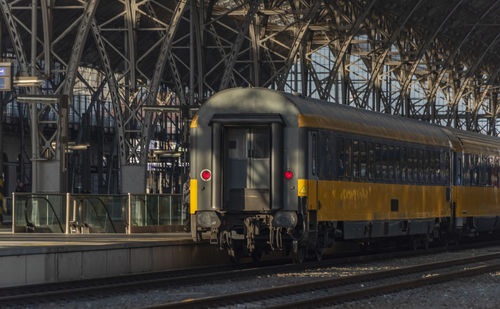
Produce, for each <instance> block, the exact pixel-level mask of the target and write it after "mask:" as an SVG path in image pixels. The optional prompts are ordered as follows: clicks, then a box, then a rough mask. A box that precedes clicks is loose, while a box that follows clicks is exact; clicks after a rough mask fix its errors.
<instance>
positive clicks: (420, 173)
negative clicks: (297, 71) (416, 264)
mask: <svg viewBox="0 0 500 309" xmlns="http://www.w3.org/2000/svg"><path fill="white" fill-rule="evenodd" d="M190 147H191V172H190V173H191V175H190V176H191V216H192V218H191V219H192V220H191V222H192V233H193V238H194V239H195V240H199V239H200V235H201V233H202V232H204V231H210V234H211V236H210V241H211V243H213V244H217V245H219V246H220V247H221V248H224V249H227V250H228V252H229V253H230V254H231V255H233V256H235V257H238V256H241V255H251V256H253V257H258V256H259V255H260V254H261V253H262V252H264V251H269V250H283V251H284V252H287V253H290V254H292V255H293V257H294V258H295V259H296V260H298V261H301V260H302V259H303V257H304V256H305V255H306V254H307V253H312V254H315V255H316V256H320V255H321V253H322V252H323V251H324V250H325V249H326V248H329V247H331V246H332V245H333V244H334V242H338V241H357V242H375V241H383V240H385V239H387V238H392V239H395V238H401V239H412V240H418V241H419V242H421V243H422V244H426V243H427V242H428V241H433V240H441V239H443V238H448V237H450V236H457V235H458V236H475V235H477V234H479V233H481V232H488V233H493V232H494V231H495V230H497V229H500V222H498V216H499V215H500V203H499V202H500V201H499V197H500V192H499V189H498V177H499V175H498V173H499V165H500V162H499V159H500V139H499V138H496V137H490V136H485V135H480V134H475V133H470V132H463V131H459V130H455V129H450V128H444V127H439V126H435V125H431V124H428V123H425V122H421V121H416V120H411V119H406V118H403V117H398V116H391V115H387V114H380V113H374V112H370V111H366V110H361V109H356V108H352V107H348V106H343V105H339V104H333V103H328V102H323V101H319V100H314V99H309V98H303V97H300V96H296V95H292V94H287V93H282V92H277V91H273V90H269V89H260V88H245V89H243V88H237V89H229V90H225V91H222V92H220V93H218V94H216V95H214V96H213V97H212V98H210V99H209V100H208V101H207V102H206V103H205V104H204V105H203V106H202V107H201V108H200V110H199V112H198V114H197V115H196V117H195V118H194V119H193V121H192V123H191V142H190Z"/></svg>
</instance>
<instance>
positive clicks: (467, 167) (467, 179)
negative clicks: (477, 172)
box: [462, 153, 470, 186]
mask: <svg viewBox="0 0 500 309" xmlns="http://www.w3.org/2000/svg"><path fill="white" fill-rule="evenodd" d="M469 157H470V156H469V154H467V153H466V154H464V168H463V171H462V174H463V179H464V181H463V184H464V185H465V186H469V185H470V162H469V160H470V158H469Z"/></svg>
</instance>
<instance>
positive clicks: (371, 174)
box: [368, 143, 375, 179]
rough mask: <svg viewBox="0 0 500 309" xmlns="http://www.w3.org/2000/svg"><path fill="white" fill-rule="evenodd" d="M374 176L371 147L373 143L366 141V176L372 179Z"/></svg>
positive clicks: (373, 157) (372, 150) (373, 156)
mask: <svg viewBox="0 0 500 309" xmlns="http://www.w3.org/2000/svg"><path fill="white" fill-rule="evenodd" d="M374 177H375V151H374V149H373V144H372V143H368V178H370V179H373V178H374Z"/></svg>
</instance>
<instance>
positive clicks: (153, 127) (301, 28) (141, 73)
mask: <svg viewBox="0 0 500 309" xmlns="http://www.w3.org/2000/svg"><path fill="white" fill-rule="evenodd" d="M0 7H1V10H2V16H3V20H4V24H5V27H4V28H5V29H6V31H5V34H7V33H8V35H9V38H10V42H11V44H10V45H9V46H7V47H4V50H3V52H4V53H5V52H11V53H14V54H15V55H16V59H17V61H18V67H19V69H20V72H21V74H26V75H27V74H36V75H38V76H41V77H44V78H46V79H47V82H46V83H44V85H43V86H42V87H40V88H39V89H30V90H29V91H31V92H33V93H42V94H66V95H69V96H72V98H73V102H75V100H76V99H75V98H76V97H77V95H75V94H74V89H75V86H74V85H75V81H76V82H77V84H78V85H79V87H83V88H85V87H87V88H88V91H86V94H85V95H87V96H89V97H91V102H92V103H91V104H90V107H89V108H88V110H87V111H83V112H82V111H80V110H76V109H75V105H74V104H72V113H75V114H79V115H81V117H80V118H79V121H80V122H81V124H82V125H83V123H84V122H85V121H87V122H88V121H89V120H88V119H90V118H92V117H94V116H96V115H97V114H98V115H99V116H98V118H99V117H100V118H99V119H101V120H100V121H102V119H104V118H106V117H107V118H110V119H112V120H113V122H114V128H115V131H114V132H113V134H115V136H116V139H115V142H114V143H115V144H116V145H117V147H116V149H115V148H113V147H103V146H104V145H102V143H103V141H104V140H105V138H103V136H102V135H100V137H99V138H97V139H95V138H93V137H92V136H86V135H85V134H84V133H80V134H73V136H72V139H73V140H74V141H76V142H81V141H84V140H85V141H88V142H90V143H91V144H96V145H100V146H98V147H97V148H98V149H99V151H94V152H93V154H92V155H91V156H94V159H92V158H90V157H87V158H86V159H82V158H79V159H75V160H76V161H75V162H77V161H78V160H79V161H78V162H80V163H82V162H84V161H88V162H91V161H95V160H103V159H102V158H103V155H104V157H106V154H105V153H108V157H109V159H108V161H109V160H111V158H113V155H115V156H117V157H118V161H119V163H120V166H121V167H122V168H123V167H125V166H140V167H142V168H144V169H145V168H146V166H147V163H148V162H152V160H153V161H155V162H156V163H158V164H160V163H161V162H163V163H165V162H167V161H168V162H167V163H168V164H166V163H165V164H163V166H168V167H169V168H171V169H172V170H173V168H174V166H175V167H176V168H177V172H176V173H181V174H182V172H181V171H185V167H186V164H185V162H186V152H184V150H185V149H186V148H187V146H188V145H187V135H188V130H187V128H188V125H187V124H188V122H189V120H190V117H191V116H192V111H193V110H194V109H195V108H196V107H198V106H199V105H201V104H203V102H205V100H206V99H207V98H208V97H209V96H210V95H212V94H213V93H215V92H217V91H220V90H222V89H225V88H229V87H248V86H252V87H268V88H273V89H278V90H283V91H288V92H297V93H300V94H301V95H304V96H310V97H315V98H320V99H323V100H328V101H331V102H334V103H338V104H346V105H351V106H355V107H358V108H364V109H370V110H373V111H378V112H384V113H390V114H397V115H402V116H405V117H410V118H414V119H418V120H422V121H428V122H431V123H435V124H439V125H445V126H453V127H457V128H461V129H465V130H473V131H479V132H483V133H485V134H491V135H497V123H498V112H499V108H498V91H499V89H500V83H499V77H500V76H499V74H500V67H499V66H498V64H497V63H498V58H499V56H498V53H497V50H498V49H499V48H498V47H499V46H500V35H499V34H497V33H498V31H497V32H495V31H493V32H491V31H489V32H488V31H485V27H486V25H489V24H492V23H493V22H494V21H496V20H498V15H499V13H500V1H479V2H477V3H475V4H471V3H470V2H469V1H464V0H455V1H435V0H434V1H431V0H419V1H396V0H394V1H387V0H384V1H382V0H354V1H348V0H331V1H327V0H323V1H312V0H309V1H306V0H302V1H295V0H294V1H292V0H288V1H286V0H279V1H271V0H261V1H243V0H239V1H223V0H220V1H217V0H190V1H188V0H178V1H166V0H143V1H138V0H112V1H100V2H99V1H97V0H88V1H84V0H68V1H64V2H63V1H61V2H59V1H55V0H38V1H37V0H0ZM493 27H495V26H494V24H493ZM495 29H497V28H495ZM490 32H491V33H490ZM4 45H5V44H4ZM27 46H30V47H31V53H28V49H26V48H27ZM28 59H30V60H28ZM79 67H80V68H79ZM84 67H87V68H88V69H85V68H84ZM89 74H90V75H96V74H97V75H99V78H97V79H96V78H93V79H92V78H90V79H89V77H88V76H89ZM79 89H80V88H79ZM83 92H85V91H83ZM81 93H82V91H79V93H78V95H80V96H81ZM145 106H147V107H151V106H163V107H165V111H158V110H157V111H150V110H148V109H146V108H145ZM167 107H168V108H167ZM58 110H59V107H58V106H45V107H43V108H42V107H41V106H39V107H38V110H37V111H38V116H37V119H35V118H33V119H32V122H33V123H37V125H38V128H39V130H38V132H39V138H38V140H37V141H36V142H37V144H38V145H39V150H38V152H37V153H36V154H35V153H34V154H33V158H35V159H36V158H42V157H43V158H46V159H54V158H56V157H57V151H56V148H55V147H54V142H55V141H56V142H57V136H58V131H57V130H49V129H47V127H51V126H56V127H57V125H56V124H57V122H58V118H57V115H58ZM97 111H99V112H97ZM84 114H85V115H86V116H85V117H90V118H88V119H87V120H85V119H84V118H85V117H84V116H83V115H84ZM50 115H56V117H51V116H50ZM92 115H94V116H92ZM35 121H37V122H35ZM50 121H52V122H53V123H52V124H51V122H50ZM88 123H89V126H90V127H92V126H93V125H92V121H90V122H88ZM165 128H167V129H165ZM166 131H168V132H166ZM59 134H60V132H59ZM56 144H57V143H56ZM105 148H106V149H105ZM155 151H157V152H159V151H167V152H168V156H167V158H168V159H164V160H163V161H162V160H161V159H159V157H158V156H155V155H154V153H155ZM177 155H181V157H180V159H178V158H177ZM74 156H76V157H78V156H77V155H74ZM84 156H85V155H83V156H82V157H84ZM86 156H88V154H87V155H86ZM95 156H97V158H95ZM173 158H174V159H173ZM158 160H159V161H158ZM165 160H166V161H165ZM100 168H101V171H100V175H105V174H106V172H105V171H102V169H103V164H102V162H101V165H100ZM110 169H112V168H110ZM83 170H84V169H83ZM82 173H84V172H83V171H82ZM85 173H87V172H85ZM110 175H111V173H109V174H108V176H99V177H100V178H99V179H100V180H99V183H100V186H103V185H104V184H103V183H101V182H104V179H107V183H108V188H109V187H110V185H109V183H110V177H111V176H110ZM76 178H78V177H76ZM76 178H75V179H76ZM181 178H182V177H181ZM87 182H88V181H87ZM172 182H179V180H174V177H172V178H171V187H172V188H173V184H172ZM122 190H123V187H122ZM111 191H113V190H111Z"/></svg>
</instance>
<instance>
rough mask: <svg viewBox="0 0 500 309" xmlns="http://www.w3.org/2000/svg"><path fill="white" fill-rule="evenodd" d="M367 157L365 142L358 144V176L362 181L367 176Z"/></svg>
mask: <svg viewBox="0 0 500 309" xmlns="http://www.w3.org/2000/svg"><path fill="white" fill-rule="evenodd" d="M367 163H368V156H367V153H366V142H360V143H359V174H360V177H361V178H362V179H366V176H367Z"/></svg>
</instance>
